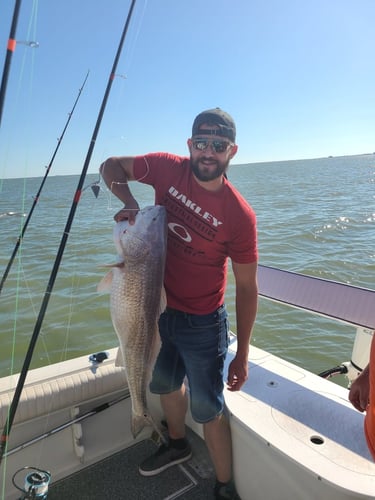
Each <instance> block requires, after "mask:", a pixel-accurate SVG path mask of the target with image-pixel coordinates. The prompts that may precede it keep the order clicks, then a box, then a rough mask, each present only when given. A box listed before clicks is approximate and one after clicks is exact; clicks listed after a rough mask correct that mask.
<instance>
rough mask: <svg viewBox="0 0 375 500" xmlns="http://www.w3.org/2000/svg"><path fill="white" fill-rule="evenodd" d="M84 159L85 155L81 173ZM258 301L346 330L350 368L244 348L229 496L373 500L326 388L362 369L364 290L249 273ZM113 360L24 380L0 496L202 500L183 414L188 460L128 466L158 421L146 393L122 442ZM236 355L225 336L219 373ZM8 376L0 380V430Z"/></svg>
mask: <svg viewBox="0 0 375 500" xmlns="http://www.w3.org/2000/svg"><path fill="white" fill-rule="evenodd" d="M112 74H113V75H114V72H113V73H112ZM94 142H95V141H94V140H93V141H92V144H94ZM88 160H89V155H88V158H87V161H86V162H85V166H86V167H87V166H88ZM2 215H4V214H2ZM6 215H15V213H14V212H7V213H6ZM259 292H260V297H262V298H264V299H265V300H271V301H273V302H276V303H278V304H282V305H283V306H284V307H286V308H290V307H291V308H296V309H300V310H303V311H305V312H307V313H310V314H314V315H320V316H323V317H326V318H330V319H331V320H334V321H337V322H339V323H343V324H345V325H351V327H352V328H353V330H354V331H355V341H354V344H353V350H352V356H351V359H350V360H344V361H342V362H339V364H338V365H337V366H335V367H333V368H332V369H330V370H327V372H325V373H322V374H320V375H319V374H315V373H312V372H310V371H308V370H306V369H304V368H302V367H300V366H297V365H296V364H293V363H291V362H288V361H286V360H284V359H282V358H280V357H278V356H276V355H274V354H271V353H270V352H268V351H266V350H264V349H260V348H258V347H256V346H254V345H251V347H250V352H249V359H248V364H249V374H250V376H249V379H248V381H247V382H246V383H245V384H244V386H243V387H242V389H241V390H240V391H238V392H233V393H232V392H229V391H226V392H225V400H226V405H227V409H228V415H229V421H230V426H231V431H232V441H233V467H234V471H233V472H234V479H235V483H236V487H237V490H238V493H239V495H240V497H241V498H242V500H290V499H294V500H317V499H324V500H354V499H362V500H364V499H372V498H375V464H374V462H373V460H372V458H371V455H370V453H369V451H368V448H367V445H366V441H365V437H364V432H363V420H364V416H363V414H361V413H359V412H358V411H356V410H355V409H354V408H353V407H352V406H351V404H350V403H349V401H348V389H347V387H343V386H340V385H338V384H334V383H332V381H331V380H330V377H331V376H334V374H335V373H340V374H345V375H346V377H347V385H348V386H349V385H350V383H351V381H352V380H353V379H354V378H355V377H356V376H358V374H359V373H360V372H361V370H362V369H363V368H364V367H365V366H366V364H367V362H368V359H369V348H370V344H371V340H372V337H373V335H374V329H375V290H371V289H367V288H361V287H355V286H351V285H348V284H345V283H339V282H336V281H331V280H326V279H320V278H316V277H313V276H308V275H304V274H300V273H295V272H290V271H288V270H282V269H277V268H273V267H267V266H262V265H260V266H259ZM117 351H118V348H113V347H112V348H109V349H108V350H105V351H99V352H96V351H93V352H92V353H91V354H90V355H89V356H87V355H85V356H79V357H77V358H74V359H70V360H67V361H63V362H59V363H54V364H50V365H48V366H43V367H40V368H35V369H32V370H29V371H28V373H27V376H26V380H25V383H24V386H23V389H22V393H21V394H20V400H19V403H18V406H17V411H16V413H15V415H14V420H13V426H12V429H11V432H10V433H9V439H8V440H7V443H6V447H5V453H4V456H3V457H2V461H1V467H0V468H1V470H0V477H1V492H2V499H4V500H13V499H14V500H15V499H19V498H20V499H47V498H48V499H49V500H54V499H58V500H61V499H66V498H70V499H73V500H74V499H77V500H78V499H79V500H85V499H87V500H99V499H103V498H110V499H129V500H130V499H135V498H136V499H152V500H162V499H163V500H172V499H181V500H190V499H191V500H193V499H194V500H207V499H209V498H211V496H212V488H213V484H214V481H215V477H214V469H213V466H212V464H211V462H210V458H209V455H208V452H207V449H206V446H205V444H204V440H203V432H202V426H201V425H200V424H197V423H196V422H194V420H193V419H192V417H191V414H190V412H188V415H187V421H186V425H187V433H188V436H189V440H190V441H191V444H192V449H193V456H192V458H191V459H190V460H189V461H188V462H185V463H183V464H179V465H176V466H174V467H171V468H169V469H168V470H166V471H164V472H163V473H161V474H160V475H157V476H154V477H146V478H145V477H143V476H141V475H140V474H139V472H138V464H139V463H140V462H141V461H142V460H143V459H144V458H145V457H147V456H148V455H149V454H150V453H152V452H153V451H154V450H155V449H156V447H157V446H158V445H159V443H160V440H161V436H162V435H163V434H164V433H165V432H166V428H165V423H164V415H163V413H162V409H161V407H160V403H159V398H158V397H156V396H153V395H152V394H150V393H148V402H149V408H150V410H151V413H152V416H153V419H154V421H155V422H157V426H158V428H157V430H156V429H154V428H152V427H147V428H145V429H144V430H143V431H142V432H141V433H140V434H139V435H138V436H137V437H136V438H134V437H133V435H132V434H131V425H130V421H131V399H130V393H129V389H128V385H127V379H126V374H125V370H124V368H123V367H119V366H117V365H116V358H117ZM235 352H236V335H235V332H233V333H232V334H231V342H230V346H229V351H228V356H227V360H226V363H227V365H228V364H229V363H230V362H231V360H232V359H233V357H234V355H235ZM19 378H20V374H14V375H10V376H5V377H2V378H1V379H0V425H1V426H2V428H4V426H6V423H7V419H8V416H9V409H10V407H11V404H12V400H13V397H14V393H15V390H16V388H17V384H18V381H19ZM187 390H188V388H187Z"/></svg>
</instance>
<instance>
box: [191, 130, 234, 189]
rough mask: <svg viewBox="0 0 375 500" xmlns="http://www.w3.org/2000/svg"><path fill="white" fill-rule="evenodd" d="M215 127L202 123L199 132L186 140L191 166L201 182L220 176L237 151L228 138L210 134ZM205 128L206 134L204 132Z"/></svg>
mask: <svg viewBox="0 0 375 500" xmlns="http://www.w3.org/2000/svg"><path fill="white" fill-rule="evenodd" d="M215 129H216V130H217V127H209V126H205V125H203V126H202V127H201V130H200V134H199V135H195V136H194V137H192V138H191V139H189V140H188V146H189V151H190V163H191V168H192V170H193V173H194V175H195V176H196V177H197V179H198V180H200V181H202V182H209V181H212V180H215V179H217V178H219V177H221V176H222V175H223V174H224V173H225V172H226V170H227V168H228V165H229V162H230V160H231V159H232V158H233V156H234V155H235V154H236V152H237V146H236V145H235V144H233V143H232V142H230V141H229V139H227V138H225V137H220V136H216V135H213V134H210V131H211V130H215ZM205 130H207V134H205V133H204V131H205Z"/></svg>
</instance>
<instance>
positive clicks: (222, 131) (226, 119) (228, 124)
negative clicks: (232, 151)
mask: <svg viewBox="0 0 375 500" xmlns="http://www.w3.org/2000/svg"><path fill="white" fill-rule="evenodd" d="M203 124H204V125H211V126H212V125H216V126H217V127H218V129H217V130H211V131H210V132H209V134H212V135H217V136H220V137H226V138H227V139H229V140H230V141H232V142H235V141H236V125H235V123H234V120H233V118H232V117H231V116H230V115H228V113H226V112H225V111H223V110H222V109H220V108H214V109H208V110H207V111H202V113H199V115H198V116H197V117H196V118H195V120H194V123H193V130H192V136H194V135H199V134H207V131H206V130H204V132H203V130H202V131H201V126H202V125H203Z"/></svg>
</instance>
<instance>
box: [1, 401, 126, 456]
mask: <svg viewBox="0 0 375 500" xmlns="http://www.w3.org/2000/svg"><path fill="white" fill-rule="evenodd" d="M129 398H130V393H129V391H127V392H126V393H125V394H124V396H121V397H119V398H117V399H114V400H113V401H108V402H107V403H103V404H101V405H99V406H96V407H95V408H93V409H92V410H89V411H87V412H86V413H83V414H82V415H78V416H77V417H75V418H72V419H71V420H68V421H67V422H65V423H63V424H61V425H58V426H57V427H54V428H53V429H51V430H49V431H46V432H44V433H43V434H40V435H39V436H36V437H35V438H33V439H31V440H30V441H26V442H25V443H22V444H20V445H18V446H16V447H15V448H12V449H11V450H9V451H7V452H6V453H5V454H4V456H5V457H9V456H10V455H13V454H14V453H17V452H18V451H21V450H24V449H25V448H27V447H28V446H31V445H32V444H35V443H38V442H39V441H42V440H43V439H46V438H48V437H50V436H53V435H54V434H56V433H57V432H60V431H63V430H64V429H66V428H67V427H70V426H72V425H74V424H78V423H79V422H82V421H83V420H86V418H89V417H92V416H94V415H97V414H98V413H101V412H102V411H104V410H107V409H108V408H111V407H112V406H114V405H116V404H118V403H121V401H125V400H126V399H129Z"/></svg>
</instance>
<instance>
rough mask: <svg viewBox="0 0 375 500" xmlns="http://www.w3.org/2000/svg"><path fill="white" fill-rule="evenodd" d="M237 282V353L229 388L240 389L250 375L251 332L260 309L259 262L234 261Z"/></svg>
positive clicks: (232, 364)
mask: <svg viewBox="0 0 375 500" xmlns="http://www.w3.org/2000/svg"><path fill="white" fill-rule="evenodd" d="M232 269H233V273H234V278H235V282H236V329H237V330H236V331H237V353H236V356H235V358H234V359H233V361H232V362H231V364H230V365H229V370H228V389H229V390H231V391H238V390H239V389H240V388H241V386H242V385H243V384H244V383H245V381H246V380H247V377H248V354H249V347H250V339H251V333H252V329H253V326H254V322H255V317H256V314H257V309H258V283H257V262H253V263H251V264H238V263H236V262H232Z"/></svg>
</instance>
